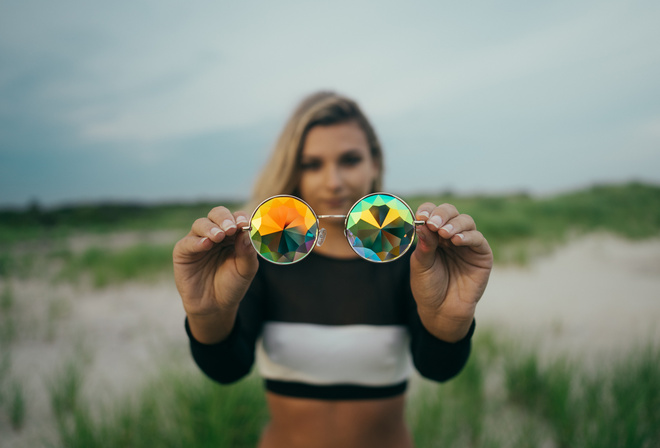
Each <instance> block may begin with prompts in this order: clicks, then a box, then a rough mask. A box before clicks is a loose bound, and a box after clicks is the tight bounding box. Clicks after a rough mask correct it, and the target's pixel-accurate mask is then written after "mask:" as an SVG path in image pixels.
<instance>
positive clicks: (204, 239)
mask: <svg viewBox="0 0 660 448" xmlns="http://www.w3.org/2000/svg"><path fill="white" fill-rule="evenodd" d="M206 240H208V238H207V237H204V238H202V239H201V240H199V243H197V244H199V245H200V246H201V245H202V244H204V243H205V242H206Z"/></svg>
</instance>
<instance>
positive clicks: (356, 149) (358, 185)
mask: <svg viewBox="0 0 660 448" xmlns="http://www.w3.org/2000/svg"><path fill="white" fill-rule="evenodd" d="M300 169H301V178H300V185H299V191H300V195H301V196H302V199H303V200H304V201H305V202H307V203H308V204H309V205H310V206H311V207H312V209H313V210H314V211H315V212H316V213H317V214H324V215H325V214H328V215H333V214H346V213H347V212H348V210H349V208H350V207H351V206H352V205H353V204H354V203H355V202H356V201H357V200H358V199H360V198H361V197H362V196H364V195H366V194H369V193H370V192H371V189H372V186H373V184H374V181H375V180H376V177H377V176H378V174H379V172H378V167H377V165H376V162H375V160H374V159H373V157H372V155H371V150H370V148H369V143H368V142H367V137H366V136H365V134H364V131H363V130H362V128H360V126H359V125H358V124H357V123H355V122H347V123H339V124H333V125H329V126H315V127H313V128H312V129H310V130H309V131H308V133H307V138H306V139H305V144H304V146H303V150H302V154H301V159H300Z"/></svg>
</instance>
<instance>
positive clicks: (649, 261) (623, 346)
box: [477, 235, 660, 356]
mask: <svg viewBox="0 0 660 448" xmlns="http://www.w3.org/2000/svg"><path fill="white" fill-rule="evenodd" d="M477 319H478V322H479V323H480V324H486V325H494V326H498V328H503V329H506V331H507V332H510V333H512V334H513V335H514V336H515V337H518V338H520V339H521V340H524V339H530V338H531V339H532V340H533V342H534V343H536V342H538V343H540V344H541V347H543V348H547V349H548V350H550V351H556V352H559V353H566V352H568V353H573V354H576V355H579V356H589V355H590V354H594V355H596V356H606V355H608V354H615V355H616V354H618V353H621V352H622V351H625V350H627V349H629V348H631V347H633V346H637V345H639V344H640V343H647V342H649V341H655V342H660V240H644V241H637V242H631V241H627V240H623V239H619V238H615V237H612V236H606V235H592V236H588V237H586V238H584V239H580V240H576V241H574V242H572V243H570V244H569V245H567V246H564V247H562V248H560V249H559V250H557V251H556V252H555V253H554V254H552V255H551V256H548V257H545V258H542V259H540V260H536V261H535V262H533V263H532V264H531V265H530V266H528V267H526V268H512V267H496V268H495V269H494V270H493V273H492V277H491V281H490V282H489V285H488V289H487V291H486V294H485V295H484V297H483V299H482V301H481V302H480V304H479V307H478V311H477Z"/></svg>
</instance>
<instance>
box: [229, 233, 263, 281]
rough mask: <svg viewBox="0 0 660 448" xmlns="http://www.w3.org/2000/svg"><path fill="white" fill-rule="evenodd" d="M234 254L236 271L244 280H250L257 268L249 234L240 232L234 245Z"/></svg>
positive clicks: (257, 262) (254, 251)
mask: <svg viewBox="0 0 660 448" xmlns="http://www.w3.org/2000/svg"><path fill="white" fill-rule="evenodd" d="M234 250H235V254H236V270H237V271H238V273H239V274H240V275H241V276H243V277H244V278H252V277H253V276H254V275H255V274H256V272H257V269H258V268H259V260H258V259H257V251H256V250H254V248H253V247H252V242H251V240H250V232H248V231H246V230H240V231H239V233H238V234H237V236H236V243H235V245H234Z"/></svg>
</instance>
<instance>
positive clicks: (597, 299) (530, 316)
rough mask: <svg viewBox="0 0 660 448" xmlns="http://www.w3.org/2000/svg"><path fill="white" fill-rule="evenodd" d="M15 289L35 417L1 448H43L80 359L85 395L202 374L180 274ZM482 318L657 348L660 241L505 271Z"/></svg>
mask: <svg viewBox="0 0 660 448" xmlns="http://www.w3.org/2000/svg"><path fill="white" fill-rule="evenodd" d="M12 287H13V290H14V292H15V296H16V301H17V310H16V314H17V318H16V322H17V324H18V327H19V330H18V333H17V336H16V337H15V340H14V341H13V342H12V343H11V345H10V350H11V364H12V371H11V375H12V377H13V378H17V379H19V380H20V382H21V384H23V387H24V389H25V395H26V407H27V415H26V420H25V427H24V428H23V429H22V430H21V431H20V432H16V431H14V430H12V429H11V428H10V426H9V423H8V419H7V417H6V414H2V413H1V412H0V440H1V441H2V446H3V447H4V446H8V447H19V446H20V447H23V446H30V447H34V446H42V438H43V434H44V430H43V428H44V426H46V427H47V426H48V423H49V422H51V421H52V416H51V412H50V404H49V398H48V387H47V384H48V381H49V379H52V378H53V376H54V375H56V374H57V372H59V371H61V369H62V368H63V366H64V365H65V363H66V362H68V361H69V360H71V359H74V358H75V357H77V356H78V359H80V358H79V355H80V354H81V353H82V354H84V355H85V356H86V357H87V359H88V360H89V361H88V365H87V367H86V377H85V383H84V392H85V394H86V395H87V396H93V397H98V399H100V400H105V399H108V398H111V397H113V396H126V395H127V394H129V393H130V392H131V390H133V389H135V388H137V387H139V386H140V385H141V384H143V383H144V382H145V381H148V378H149V377H150V375H152V374H153V373H155V371H156V370H157V369H158V368H159V367H162V366H163V365H164V362H166V361H167V362H169V363H175V364H177V365H178V366H181V367H183V368H190V369H194V366H193V364H192V361H191V359H190V357H189V355H188V352H187V341H186V337H185V334H184V331H183V309H182V307H181V303H180V300H179V298H178V295H177V293H176V290H175V288H174V285H173V283H172V281H171V280H170V279H166V280H163V281H162V282H160V283H158V284H155V285H141V284H129V285H124V286H120V287H117V288H111V289H105V290H100V291H96V290H89V289H84V288H83V289H76V288H72V287H71V286H58V287H53V286H50V285H48V284H45V283H44V282H39V281H38V280H30V281H14V282H13V285H12ZM53 310H55V311H53ZM477 319H478V325H479V326H478V328H486V327H495V328H497V331H504V332H505V333H507V334H510V335H513V336H514V337H515V338H519V339H520V340H525V341H529V340H533V341H536V342H538V343H539V344H540V347H541V348H542V350H547V352H548V353H553V352H559V353H566V352H572V353H579V354H581V355H582V354H585V353H586V354H593V353H598V354H602V353H604V352H605V353H617V352H618V353H620V352H622V351H625V350H626V349H627V348H630V347H633V346H635V345H637V344H638V343H639V342H640V341H642V342H647V341H648V340H649V339H652V340H654V341H656V342H659V341H660V329H659V328H658V327H659V326H658V324H657V323H658V322H660V240H646V241H642V242H629V241H624V240H621V239H618V238H614V237H611V236H603V235H596V236H589V237H586V238H584V239H580V240H577V241H574V242H572V243H571V244H569V245H567V246H564V247H562V248H560V249H559V250H557V251H556V252H555V253H553V254H552V255H550V256H548V257H545V258H543V259H539V260H536V261H534V262H533V263H531V265H530V266H528V267H525V268H517V267H496V268H495V269H494V271H493V274H492V277H491V281H490V284H489V287H488V289H487V292H486V294H485V296H484V298H483V299H482V302H481V303H480V304H479V307H478V313H477ZM46 434H49V433H48V432H46ZM51 434H52V433H51Z"/></svg>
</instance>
